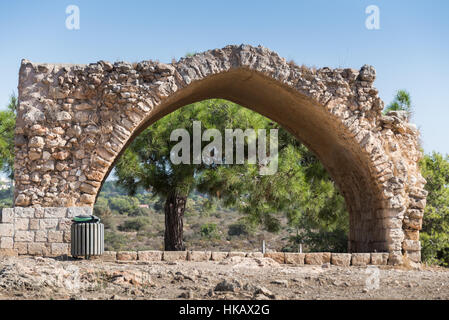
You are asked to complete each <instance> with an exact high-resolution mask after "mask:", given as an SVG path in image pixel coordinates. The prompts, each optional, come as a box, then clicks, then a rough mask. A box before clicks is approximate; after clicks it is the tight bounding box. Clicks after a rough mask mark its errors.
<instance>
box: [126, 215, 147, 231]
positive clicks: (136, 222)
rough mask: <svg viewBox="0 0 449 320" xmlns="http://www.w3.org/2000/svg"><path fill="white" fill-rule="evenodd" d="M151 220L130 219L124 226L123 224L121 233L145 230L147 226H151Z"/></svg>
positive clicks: (141, 218) (143, 218)
mask: <svg viewBox="0 0 449 320" xmlns="http://www.w3.org/2000/svg"><path fill="white" fill-rule="evenodd" d="M149 223H150V222H149V220H148V218H145V217H137V218H134V219H129V220H126V221H124V222H123V224H121V225H120V226H119V227H118V229H119V230H120V231H125V232H129V231H141V230H143V229H144V228H145V227H146V226H148V224H149Z"/></svg>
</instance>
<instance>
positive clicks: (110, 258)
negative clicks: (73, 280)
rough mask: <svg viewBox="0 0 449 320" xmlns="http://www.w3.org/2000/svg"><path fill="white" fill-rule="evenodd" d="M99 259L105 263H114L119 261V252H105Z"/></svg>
mask: <svg viewBox="0 0 449 320" xmlns="http://www.w3.org/2000/svg"><path fill="white" fill-rule="evenodd" d="M98 259H99V260H101V261H105V262H114V261H115V260H117V252H115V251H105V252H104V253H103V254H102V255H101V256H98Z"/></svg>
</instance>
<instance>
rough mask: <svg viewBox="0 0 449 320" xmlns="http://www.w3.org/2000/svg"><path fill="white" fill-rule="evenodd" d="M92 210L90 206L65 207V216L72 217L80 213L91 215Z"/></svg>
mask: <svg viewBox="0 0 449 320" xmlns="http://www.w3.org/2000/svg"><path fill="white" fill-rule="evenodd" d="M92 212H93V210H92V208H91V207H69V208H67V218H74V217H76V216H80V215H91V214H92Z"/></svg>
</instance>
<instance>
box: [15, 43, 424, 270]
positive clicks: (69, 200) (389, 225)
mask: <svg viewBox="0 0 449 320" xmlns="http://www.w3.org/2000/svg"><path fill="white" fill-rule="evenodd" d="M375 76H376V73H375V70H374V68H373V67H371V66H368V65H365V66H363V67H362V68H361V69H360V70H354V69H330V68H321V69H318V70H315V69H310V68H306V67H300V66H297V65H296V64H294V63H288V62H287V61H286V60H285V59H283V58H281V57H279V56H278V55H277V54H276V53H274V52H272V51H270V50H268V49H266V48H263V47H251V46H248V45H241V46H227V47H225V48H223V49H215V50H210V51H207V52H204V53H200V54H196V55H194V56H192V57H187V58H182V59H181V60H180V61H178V62H174V63H172V64H163V63H159V62H155V61H142V62H140V63H136V64H130V63H126V62H117V63H115V64H111V63H108V62H105V61H99V62H97V63H93V64H89V65H50V64H35V63H31V62H29V61H27V60H23V61H22V65H21V69H20V75H19V108H18V115H17V128H16V161H15V205H16V206H19V207H20V206H22V207H28V206H32V207H38V206H42V207H72V206H93V204H94V202H95V199H96V195H97V193H98V192H99V189H100V187H101V184H102V182H103V180H104V179H105V177H106V176H107V174H108V172H109V171H110V170H111V168H112V166H113V163H114V161H115V160H116V159H117V157H118V156H119V154H120V153H121V152H122V150H124V149H125V148H126V146H127V144H128V143H130V142H131V141H132V139H133V138H134V137H135V136H136V135H137V134H138V133H139V132H141V130H143V129H145V128H146V127H147V126H148V125H150V124H151V123H153V122H154V121H156V120H158V119H160V118H161V117H163V116H164V115H166V114H168V113H170V112H172V111H174V110H176V109H178V108H180V107H182V106H184V105H187V104H190V103H193V102H196V101H199V100H204V99H208V98H223V99H227V100H230V101H233V102H236V103H239V104H241V105H243V106H245V107H248V108H250V109H252V110H254V111H257V112H259V113H261V114H263V115H265V116H267V117H269V118H271V119H272V120H274V121H276V122H278V123H279V124H280V125H282V126H283V127H285V128H286V129H287V130H289V131H290V132H291V133H292V134H294V135H295V136H296V137H297V138H298V139H299V140H300V141H301V142H303V143H304V144H305V145H306V146H307V147H308V148H309V149H311V150H312V151H313V152H314V153H315V154H316V155H317V156H318V158H319V159H320V161H321V162H322V163H323V165H324V166H325V168H326V169H327V170H328V172H329V173H330V175H331V176H332V177H333V179H334V181H335V182H336V184H337V186H338V187H339V189H340V191H341V192H342V194H343V196H344V197H345V200H346V204H347V207H348V210H349V212H350V236H349V240H350V243H349V250H350V251H351V252H373V251H384V252H385V251H386V252H390V257H393V258H395V257H402V255H403V254H406V255H407V256H408V257H410V258H411V259H412V260H415V261H419V259H420V257H419V252H420V247H419V229H420V227H421V219H422V213H423V210H424V207H425V201H426V195H427V194H426V192H425V190H424V189H423V188H424V184H425V180H424V179H423V178H422V176H421V175H420V173H419V168H418V161H419V159H420V157H421V153H420V151H419V145H418V137H419V133H418V130H417V129H416V127H415V126H414V125H412V124H410V123H408V121H407V117H406V116H405V115H404V114H402V113H400V112H393V113H390V114H388V115H382V109H383V106H384V104H383V102H382V100H381V99H380V98H379V97H378V92H377V89H375V88H374V87H373V82H374V80H375Z"/></svg>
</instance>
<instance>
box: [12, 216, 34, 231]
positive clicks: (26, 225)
mask: <svg viewBox="0 0 449 320" xmlns="http://www.w3.org/2000/svg"><path fill="white" fill-rule="evenodd" d="M14 220H15V221H14V228H15V230H25V231H27V230H29V229H30V219H29V218H15V219H14Z"/></svg>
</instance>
